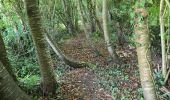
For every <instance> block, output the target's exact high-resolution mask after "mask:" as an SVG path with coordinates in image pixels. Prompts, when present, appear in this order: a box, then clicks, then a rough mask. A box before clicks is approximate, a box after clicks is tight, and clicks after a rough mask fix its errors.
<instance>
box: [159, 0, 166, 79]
mask: <svg viewBox="0 0 170 100" xmlns="http://www.w3.org/2000/svg"><path fill="white" fill-rule="evenodd" d="M163 13H164V0H161V1H160V15H159V21H160V32H161V50H162V74H163V77H164V78H165V77H166V74H167V67H166V50H165V31H164V21H163Z"/></svg>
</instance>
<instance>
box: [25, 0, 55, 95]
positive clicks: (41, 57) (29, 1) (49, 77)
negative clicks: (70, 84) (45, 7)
mask: <svg viewBox="0 0 170 100" xmlns="http://www.w3.org/2000/svg"><path fill="white" fill-rule="evenodd" d="M26 8H27V15H28V19H29V25H30V28H31V32H32V38H33V41H34V44H35V47H36V51H37V57H38V61H39V64H40V71H41V75H42V86H43V87H42V88H43V91H44V92H45V93H53V92H54V91H55V86H56V78H55V74H54V72H53V71H54V69H53V68H52V66H51V59H50V54H49V51H48V45H47V42H46V39H45V34H43V30H42V26H41V18H40V12H39V8H38V0H26Z"/></svg>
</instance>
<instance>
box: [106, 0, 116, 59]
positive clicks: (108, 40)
mask: <svg viewBox="0 0 170 100" xmlns="http://www.w3.org/2000/svg"><path fill="white" fill-rule="evenodd" d="M107 14H108V8H107V0H103V30H104V38H105V42H106V45H107V49H108V52H109V54H110V56H111V57H112V58H113V60H114V61H115V62H117V60H118V56H117V54H116V52H115V51H114V50H113V48H112V45H111V43H110V39H109V33H108V27H107V24H108V23H107Z"/></svg>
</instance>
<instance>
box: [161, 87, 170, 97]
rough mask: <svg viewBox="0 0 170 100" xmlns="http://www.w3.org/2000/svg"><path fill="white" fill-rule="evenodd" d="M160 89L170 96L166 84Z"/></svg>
mask: <svg viewBox="0 0 170 100" xmlns="http://www.w3.org/2000/svg"><path fill="white" fill-rule="evenodd" d="M160 91H162V92H164V93H166V94H167V95H168V96H169V97H170V90H168V89H167V88H166V87H164V86H163V87H161V88H160Z"/></svg>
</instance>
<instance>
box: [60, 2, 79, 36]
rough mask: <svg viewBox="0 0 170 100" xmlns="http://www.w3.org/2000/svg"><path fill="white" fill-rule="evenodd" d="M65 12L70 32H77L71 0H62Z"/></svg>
mask: <svg viewBox="0 0 170 100" xmlns="http://www.w3.org/2000/svg"><path fill="white" fill-rule="evenodd" d="M62 3H63V8H64V13H65V17H66V24H67V29H68V32H69V33H70V34H75V32H76V30H75V26H74V24H73V16H72V14H71V13H72V8H71V3H70V0H62ZM69 3H70V4H69Z"/></svg>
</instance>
